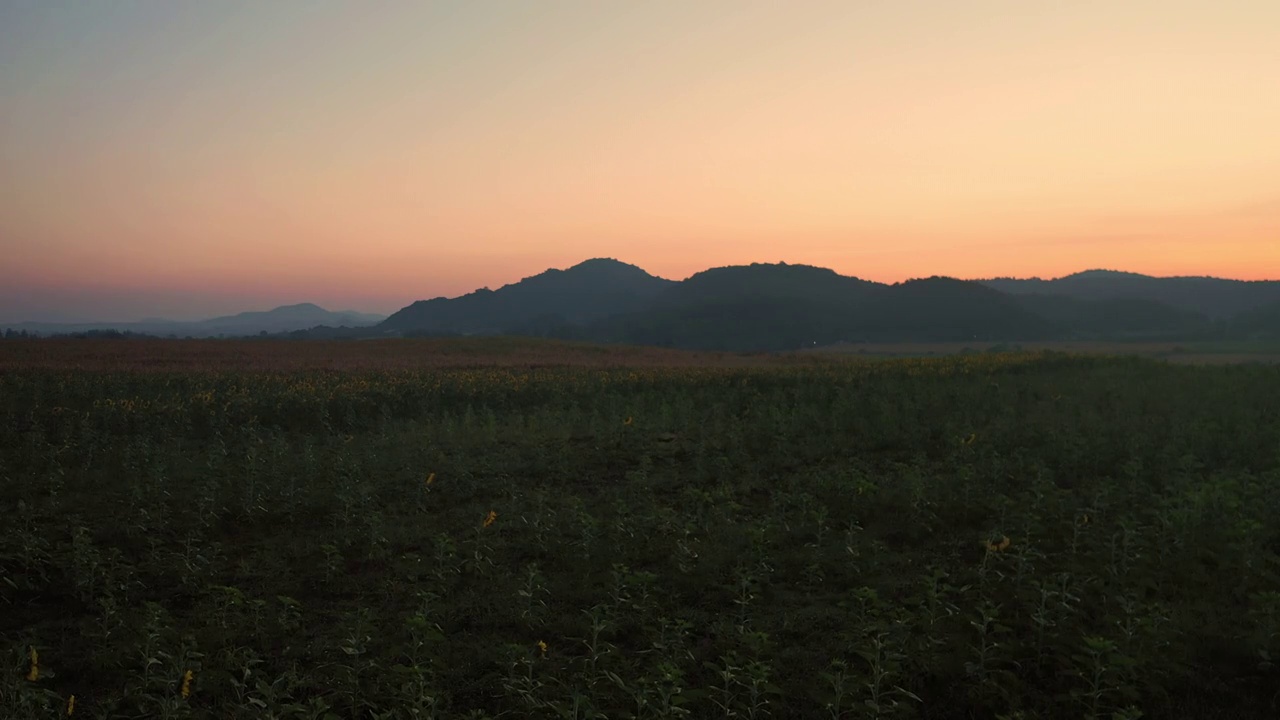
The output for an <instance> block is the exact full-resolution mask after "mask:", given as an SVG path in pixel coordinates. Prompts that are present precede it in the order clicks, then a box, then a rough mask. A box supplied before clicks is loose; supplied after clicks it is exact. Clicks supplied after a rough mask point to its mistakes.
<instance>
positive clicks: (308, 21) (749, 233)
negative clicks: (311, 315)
mask: <svg viewBox="0 0 1280 720" xmlns="http://www.w3.org/2000/svg"><path fill="white" fill-rule="evenodd" d="M1278 33H1280V3H1277V2H1273V1H1263V0H1219V1H1210V0H1198V1H1194V2H1193V1H1191V0H1128V1H1126V2H1114V3H1103V2H1083V3H1027V2H1016V1H1014V0H965V1H963V2H942V1H939V0H934V1H931V2H926V1H923V0H885V1H879V0H877V1H870V0H864V1H860V2H848V1H847V0H839V1H836V0H833V1H831V2H804V3H761V2H742V1H741V0H733V1H726V2H711V1H710V0H703V1H701V2H696V3H687V2H657V3H586V2H546V3H543V2H530V3H514V2H496V1H494V2H458V3H454V2H397V3H373V4H366V3H354V2H301V1H300V0H299V1H295V0H287V1H286V0H278V1H276V2H270V3H264V2H250V1H248V0H245V1H240V0H228V1H226V2H207V3H205V2H163V3H159V2H157V3H109V2H103V3H87V2H73V1H72V0H56V1H55V0H42V1H40V2H18V3H7V4H5V6H4V7H3V8H0V108H3V109H0V250H3V252H4V258H5V265H6V269H7V272H6V273H5V276H6V283H5V287H4V289H0V320H32V319H46V318H48V319H72V318H74V319H123V318H137V317H141V316H143V315H148V314H150V315H164V316H168V317H173V318H184V317H204V316H209V315H215V314H219V313H223V312H237V311H240V310H245V309H255V308H267V307H272V306H273V305H278V304H283V303H293V302H303V301H309V302H316V303H319V304H322V305H324V306H325V307H328V308H331V309H348V308H351V309H357V310H363V311H369V312H391V311H394V310H395V309H397V308H399V307H401V306H404V305H406V304H408V303H410V302H412V301H414V300H418V299H423V298H430V297H436V296H442V295H443V296H454V295H458V294H462V293H465V292H469V291H471V290H473V289H475V288H477V287H480V286H489V287H498V286H500V285H503V284H506V283H509V282H514V281H516V280H519V279H520V278H522V277H526V276H529V275H533V274H536V273H538V272H541V271H542V270H545V269H547V268H548V267H567V266H570V265H573V264H576V263H577V262H580V261H582V260H585V259H587V258H591V257H613V258H617V259H619V260H623V261H625V262H629V263H633V264H636V265H639V266H641V267H643V268H645V269H646V270H648V271H650V272H652V273H654V274H656V275H660V276H663V277H668V278H673V279H680V278H683V277H687V276H688V275H689V274H691V273H693V272H697V271H699V270H702V269H706V268H708V267H712V266H720V265H729V264H740V263H750V262H777V261H786V262H789V263H806V264H814V265H821V266H824V267H830V268H833V269H835V270H837V271H838V272H841V273H843V274H846V275H854V276H858V277H862V278H867V279H872V280H879V281H889V282H893V281H899V280H903V279H907V278H911V277H920V276H928V275H935V274H940V275H951V276H956V277H965V278H974V277H993V276H1022V277H1026V276H1041V277H1055V276H1061V275H1065V274H1069V273H1072V272H1076V271H1080V270H1084V269H1088V268H1111V269H1120V270H1130V271H1134V272H1143V273H1148V274H1154V275H1216V276H1222V277H1233V278H1241V279H1276V278H1280V131H1278V130H1277V128H1280V84H1278V83H1280V80H1278V79H1280V34H1278Z"/></svg>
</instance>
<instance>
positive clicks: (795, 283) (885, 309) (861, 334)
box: [573, 264, 1049, 351]
mask: <svg viewBox="0 0 1280 720" xmlns="http://www.w3.org/2000/svg"><path fill="white" fill-rule="evenodd" d="M1048 334H1049V330H1048V329H1047V328H1046V324H1045V322H1044V321H1043V320H1042V319H1040V318H1038V317H1036V316H1035V315H1033V314H1032V313H1030V312H1027V311H1026V310H1025V309H1023V308H1022V307H1021V306H1020V305H1019V304H1018V303H1017V302H1016V301H1015V300H1013V299H1012V298H1010V297H1008V296H1006V295H1003V294H1002V293H999V292H997V291H995V290H991V289H990V288H986V287H983V286H981V285H977V284H974V283H970V282H966V281H961V280H952V279H948V278H929V279H926V280H914V281H910V282H906V283H901V284H898V285H883V284H880V283H874V282H870V281H867V280H860V279H858V278H853V277H847V276H843V275H838V274H836V273H835V272H834V271H832V270H827V269H825V268H815V267H810V266H804V265H786V264H778V265H761V264H756V265H750V266H738V267H728V268H716V269H714V270H709V271H706V272H703V273H698V274H697V275H694V276H693V277H690V278H689V279H688V280H685V281H684V282H682V283H680V284H679V285H677V286H675V287H673V288H671V289H670V290H668V291H667V292H666V293H664V294H663V295H662V296H660V297H659V298H658V300H657V301H656V302H655V303H654V304H653V305H652V306H651V307H649V308H646V309H644V310H641V311H637V312H633V313H628V314H625V315H620V316H613V317H609V318H606V319H603V320H600V321H597V322H595V323H591V324H589V325H587V326H586V327H585V328H582V329H581V330H579V331H578V332H577V333H575V334H574V335H573V336H574V337H577V338H579V339H586V340H595V341H601V342H627V343H636V344H643V345H662V346H670V347H683V348H693V349H700V350H735V351H770V350H790V349H796V348H800V347H810V346H813V345H828V344H832V343H836V342H844V341H851V340H854V341H857V340H861V341H899V340H911V339H919V338H928V339H931V340H970V339H982V340H992V339H1017V340H1030V339H1037V338H1040V337H1044V336H1046V335H1048Z"/></svg>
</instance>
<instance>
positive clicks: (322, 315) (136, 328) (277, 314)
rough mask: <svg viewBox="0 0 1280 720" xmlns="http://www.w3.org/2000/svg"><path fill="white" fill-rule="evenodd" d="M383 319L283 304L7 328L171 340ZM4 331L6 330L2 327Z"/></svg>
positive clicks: (355, 324)
mask: <svg viewBox="0 0 1280 720" xmlns="http://www.w3.org/2000/svg"><path fill="white" fill-rule="evenodd" d="M382 320H383V316H382V315H371V314H368V313H360V312H355V311H353V310H345V311H341V312H333V311H330V310H325V309H324V308H322V307H320V306H319V305H315V304H313V303H300V304H297V305H283V306H281V307H277V308H274V309H272V310H263V311H251V312H243V313H239V314H236V315H226V316H222V317H215V318H209V319H207V320H194V321H180V320H162V319H150V320H143V321H139V322H116V323H112V322H99V323H34V322H27V323H17V324H13V325H9V326H6V327H8V328H11V329H13V330H18V331H21V330H25V331H27V332H29V333H37V334H39V335H69V334H81V333H102V332H109V331H115V332H119V333H134V334H139V335H155V336H159V337H167V336H170V335H176V336H179V337H219V336H223V337H241V336H246V335H259V334H261V333H268V334H275V333H284V332H292V331H297V330H306V329H308V328H313V327H316V326H318V325H329V326H334V327H341V326H345V327H370V326H373V325H377V324H378V323H379V322H381V321H382ZM0 329H3V328H0Z"/></svg>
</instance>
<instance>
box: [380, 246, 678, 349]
mask: <svg viewBox="0 0 1280 720" xmlns="http://www.w3.org/2000/svg"><path fill="white" fill-rule="evenodd" d="M671 285H672V282H671V281H670V280H664V279H662V278H658V277H654V276H653V275H650V274H649V273H647V272H645V271H644V270H641V269H640V268H638V267H636V266H635V265H628V264H626V263H622V262H618V261H617V260H610V259H594V260H587V261H586V262H582V263H579V264H578V265H575V266H573V267H571V268H569V269H567V270H554V269H553V270H547V271H546V272H543V273H540V274H538V275H535V276H533V277H528V278H525V279H523V280H521V281H519V282H516V283H512V284H510V285H504V286H503V287H501V288H498V289H497V290H489V289H487V288H483V289H480V290H476V291H475V292H472V293H468V294H466V295H463V296H461V297H458V298H453V299H449V298H435V299H432V300H420V301H418V302H415V303H413V304H412V305H409V306H408V307H406V308H403V309H401V310H399V311H397V312H395V313H393V314H392V315H391V316H390V317H388V318H387V319H386V320H385V321H383V322H382V323H381V325H380V326H379V327H380V328H382V329H384V330H393V331H397V332H401V333H405V332H417V333H424V332H426V333H457V334H463V335H485V334H489V335H492V334H510V333H527V334H546V333H548V332H555V331H556V330H557V329H558V328H561V327H565V326H572V325H580V324H582V323H586V322H590V321H592V320H596V319H598V318H602V317H607V316H609V315H614V314H618V313H625V312H630V311H633V310H637V309H639V308H641V307H643V306H645V305H646V304H647V303H649V302H650V301H652V300H653V299H654V298H655V297H657V295H659V294H660V293H661V292H662V291H663V290H665V289H667V288H668V287H670V286H671Z"/></svg>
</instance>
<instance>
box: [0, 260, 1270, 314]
mask: <svg viewBox="0 0 1280 720" xmlns="http://www.w3.org/2000/svg"><path fill="white" fill-rule="evenodd" d="M592 259H612V260H618V261H619V262H623V263H626V264H628V265H635V263H631V262H628V261H627V260H625V259H620V258H602V257H601V256H597V257H594V258H583V260H580V261H578V262H575V263H571V264H567V265H564V266H562V267H558V268H542V269H541V270H538V271H536V272H531V273H526V274H524V275H521V276H519V277H515V278H512V279H510V280H504V281H502V282H490V283H484V284H481V285H477V286H475V287H473V288H470V289H467V290H464V291H461V292H458V293H454V294H449V295H443V296H442V295H439V294H430V293H428V294H424V295H423V296H422V297H414V298H406V299H404V300H401V301H396V302H392V303H390V304H388V305H384V306H382V307H376V308H372V309H369V308H363V307H346V306H343V307H338V306H334V305H329V304H325V303H323V302H316V301H315V300H308V299H305V298H303V299H297V300H287V299H286V300H281V301H278V302H275V303H274V304H267V305H261V306H252V307H250V306H244V305H243V301H242V300H240V299H235V298H232V299H227V298H217V299H215V300H213V301H210V300H209V299H203V298H198V297H197V298H195V299H194V301H195V302H196V303H197V304H208V305H210V306H213V307H220V308H222V310H220V311H217V312H211V313H200V312H189V313H183V314H179V313H169V314H164V313H156V312H146V311H145V308H156V307H161V305H155V304H146V303H148V302H150V301H149V300H147V299H145V298H139V297H131V298H129V302H130V303H131V304H136V305H138V307H140V308H143V309H144V310H142V312H143V314H141V315H136V314H135V315H133V316H130V317H106V318H95V317H89V316H78V315H72V314H65V313H64V314H58V313H56V312H55V313H53V314H46V315H45V316H43V317H24V318H19V317H7V316H5V315H3V314H0V324H5V323H8V324H17V323H23V322H28V323H49V324H95V323H136V322H143V321H147V320H165V321H174V322H192V321H200V320H208V319H211V318H216V317H223V316H229V315H237V314H239V313H243V312H261V311H268V310H274V309H277V308H280V307H287V306H290V305H302V304H308V303H309V304H313V305H317V306H319V307H321V308H323V309H325V310H328V311H330V312H357V313H365V314H370V315H388V316H389V315H391V314H393V313H395V312H396V311H397V310H401V309H403V308H404V307H406V306H408V305H410V304H412V303H414V302H417V301H420V300H431V299H434V298H437V297H448V298H456V297H460V296H462V295H466V294H468V293H471V292H474V291H475V290H479V289H480V288H489V289H491V290H497V289H498V288H500V287H503V286H506V285H511V284H515V283H518V282H520V281H521V280H524V279H526V278H528V277H532V276H534V275H538V274H540V273H543V272H546V271H548V270H567V269H569V268H570V267H573V266H574V265H577V264H579V263H580V262H585V261H586V260H592ZM753 263H760V264H778V263H785V264H788V265H801V264H808V263H796V262H791V261H789V260H785V259H782V260H756V261H752V262H750V263H741V264H740V265H750V264H753ZM639 267H641V269H642V270H646V271H648V268H644V267H642V266H639ZM713 267H725V266H724V265H718V266H710V267H706V268H699V269H698V270H695V271H693V272H691V273H689V274H687V275H683V276H680V277H671V276H667V275H660V274H658V273H653V272H652V271H649V272H650V274H652V275H654V276H656V277H660V278H663V279H666V280H675V281H682V280H687V279H688V278H689V277H690V276H692V275H694V274H697V273H699V272H702V271H704V270H709V269H712V268H713ZM831 269H833V270H835V268H831ZM1099 270H1101V271H1110V272H1122V273H1124V272H1137V271H1133V270H1128V269H1125V268H1081V269H1079V270H1075V271H1072V272H1069V273H1064V274H1063V275H1037V274H1032V275H1024V276H1000V275H981V276H975V277H966V278H956V279H959V280H969V281H978V280H995V279H1002V278H1011V277H1016V278H1017V279H1022V280H1030V279H1038V280H1046V281H1048V280H1057V279H1060V278H1063V277H1067V276H1069V275H1075V274H1078V273H1083V272H1090V271H1099ZM836 272H840V271H839V270H836ZM840 274H842V275H848V273H840ZM1137 274H1144V275H1149V276H1151V277H1162V278H1169V277H1215V278H1217V279H1221V280H1242V281H1246V282H1249V281H1272V282H1280V277H1278V278H1257V279H1256V280H1253V279H1247V278H1229V277H1221V276H1206V275H1203V274H1198V273H1187V274H1180V275H1176V276H1174V275H1150V274H1149V273H1137ZM854 277H859V276H854ZM925 277H929V275H920V274H916V275H910V276H906V277H901V278H897V279H888V280H883V279H882V280H875V279H873V278H861V279H864V280H873V281H874V282H880V283H885V284H894V283H900V282H907V281H909V280H918V279H922V278H925ZM5 294H6V291H5V290H3V289H0V308H4V307H8V304H7V303H6V302H4V301H5ZM162 297H163V296H162ZM179 297H181V298H184V299H186V300H187V301H188V302H190V301H192V299H191V298H190V297H189V296H185V295H183V296H178V295H174V296H171V297H169V298H168V299H169V300H170V301H176V300H178V299H179ZM237 303H240V304H237ZM175 306H177V305H173V304H170V305H163V307H175ZM36 314H37V315H38V314H39V311H36Z"/></svg>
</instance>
